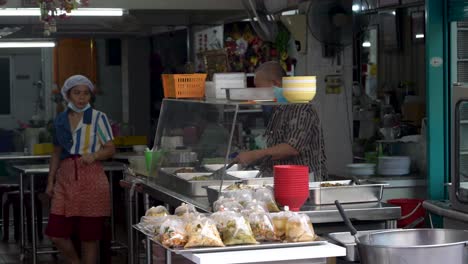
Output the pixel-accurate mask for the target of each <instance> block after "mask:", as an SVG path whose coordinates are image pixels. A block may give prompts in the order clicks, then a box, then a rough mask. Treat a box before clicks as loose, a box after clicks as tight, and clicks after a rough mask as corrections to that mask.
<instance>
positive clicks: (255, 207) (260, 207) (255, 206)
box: [244, 199, 268, 213]
mask: <svg viewBox="0 0 468 264" xmlns="http://www.w3.org/2000/svg"><path fill="white" fill-rule="evenodd" d="M244 208H245V209H246V210H251V211H254V212H265V213H268V208H267V206H266V204H265V203H264V202H262V201H257V200H255V199H253V200H252V201H250V202H247V203H246V204H245V206H244Z"/></svg>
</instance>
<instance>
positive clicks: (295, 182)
mask: <svg viewBox="0 0 468 264" xmlns="http://www.w3.org/2000/svg"><path fill="white" fill-rule="evenodd" d="M273 170H274V189H275V199H276V201H277V202H278V203H279V204H281V205H282V206H286V205H287V206H289V208H290V209H291V210H292V211H299V209H300V208H301V206H302V205H303V204H304V203H305V201H306V200H307V198H309V167H307V166H296V165H277V166H274V167H273Z"/></svg>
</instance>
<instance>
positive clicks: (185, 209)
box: [174, 203, 198, 216]
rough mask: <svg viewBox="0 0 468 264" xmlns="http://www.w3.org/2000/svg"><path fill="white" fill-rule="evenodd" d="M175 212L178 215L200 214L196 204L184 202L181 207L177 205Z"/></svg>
mask: <svg viewBox="0 0 468 264" xmlns="http://www.w3.org/2000/svg"><path fill="white" fill-rule="evenodd" d="M174 214H175V215H177V216H183V215H185V214H198V212H197V210H196V209H195V206H193V205H191V204H186V203H182V204H181V205H180V206H179V207H177V208H176V209H175V211H174Z"/></svg>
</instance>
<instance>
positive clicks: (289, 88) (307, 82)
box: [283, 76, 317, 103]
mask: <svg viewBox="0 0 468 264" xmlns="http://www.w3.org/2000/svg"><path fill="white" fill-rule="evenodd" d="M283 89H284V90H283V95H284V97H285V98H286V100H288V102H290V103H308V102H310V101H312V99H314V97H315V93H316V91H317V79H316V77H315V76H294V77H283Z"/></svg>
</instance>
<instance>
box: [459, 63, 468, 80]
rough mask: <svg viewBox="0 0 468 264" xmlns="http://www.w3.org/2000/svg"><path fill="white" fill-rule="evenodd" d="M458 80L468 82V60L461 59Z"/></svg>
mask: <svg viewBox="0 0 468 264" xmlns="http://www.w3.org/2000/svg"><path fill="white" fill-rule="evenodd" d="M457 72H458V82H459V83H468V61H459V62H458V65H457Z"/></svg>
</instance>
